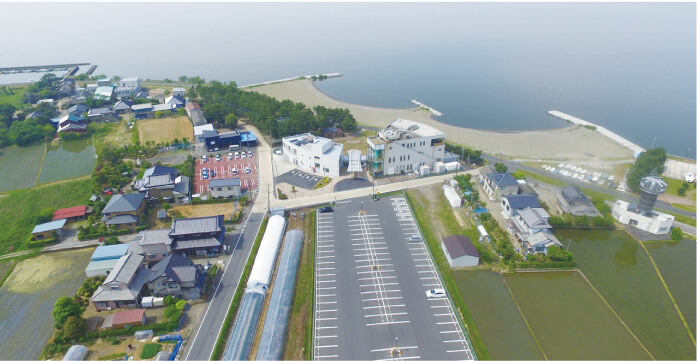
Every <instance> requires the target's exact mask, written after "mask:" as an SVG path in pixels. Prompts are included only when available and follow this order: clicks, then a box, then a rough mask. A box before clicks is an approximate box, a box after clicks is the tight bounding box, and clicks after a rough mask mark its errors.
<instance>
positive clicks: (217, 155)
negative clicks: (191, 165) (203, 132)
mask: <svg viewBox="0 0 697 361" xmlns="http://www.w3.org/2000/svg"><path fill="white" fill-rule="evenodd" d="M215 161H216V162H220V154H216V155H215Z"/></svg>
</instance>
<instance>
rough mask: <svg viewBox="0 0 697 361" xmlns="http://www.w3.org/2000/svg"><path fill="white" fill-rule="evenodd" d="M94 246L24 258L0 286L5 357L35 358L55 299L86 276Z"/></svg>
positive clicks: (49, 328)
mask: <svg viewBox="0 0 697 361" xmlns="http://www.w3.org/2000/svg"><path fill="white" fill-rule="evenodd" d="M93 251H94V249H92V248H87V249H83V250H77V251H64V252H56V253H48V254H44V255H41V256H38V257H34V258H30V259H26V260H23V261H22V262H20V263H19V264H17V266H16V267H15V268H14V270H13V271H12V274H10V277H9V278H8V279H7V281H5V283H4V284H3V285H2V287H0V300H2V307H0V350H2V358H3V359H6V360H38V359H39V355H40V354H41V350H42V349H43V347H44V345H45V344H46V342H47V341H48V339H49V338H50V337H51V333H52V332H53V317H52V315H51V311H52V310H53V305H54V304H55V302H56V300H57V299H58V298H60V297H62V296H72V295H73V294H75V292H76V291H77V290H78V289H79V288H80V286H81V285H82V282H83V281H84V280H85V279H86V276H85V273H84V269H85V267H86V266H87V264H88V263H89V261H90V255H91V254H92V252H93Z"/></svg>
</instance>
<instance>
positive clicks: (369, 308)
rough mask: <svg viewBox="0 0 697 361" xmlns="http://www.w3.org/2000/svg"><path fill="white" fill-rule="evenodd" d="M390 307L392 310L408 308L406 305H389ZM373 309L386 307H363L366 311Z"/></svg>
mask: <svg viewBox="0 0 697 361" xmlns="http://www.w3.org/2000/svg"><path fill="white" fill-rule="evenodd" d="M389 307H390V308H392V307H406V305H389ZM373 308H385V306H383V305H380V306H367V307H363V309H364V310H371V309H373Z"/></svg>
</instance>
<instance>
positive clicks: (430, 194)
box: [410, 184, 461, 239]
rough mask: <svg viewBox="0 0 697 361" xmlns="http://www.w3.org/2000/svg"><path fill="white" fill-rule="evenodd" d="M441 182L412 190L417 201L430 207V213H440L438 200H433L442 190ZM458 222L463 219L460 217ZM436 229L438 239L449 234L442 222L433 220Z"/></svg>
mask: <svg viewBox="0 0 697 361" xmlns="http://www.w3.org/2000/svg"><path fill="white" fill-rule="evenodd" d="M440 189H441V188H440V184H434V185H431V186H428V187H419V188H413V189H411V190H410V192H412V193H411V194H412V195H414V196H415V198H416V201H417V202H418V203H421V204H423V205H425V206H426V207H428V213H429V214H438V213H439V211H440V210H439V207H438V204H437V202H431V201H430V200H432V199H437V198H438V195H439V191H440ZM458 222H460V223H461V220H460V219H459V218H458ZM433 225H434V226H435V230H436V232H437V233H438V234H437V235H436V236H437V238H438V239H441V238H443V237H446V236H448V235H449V234H448V230H447V229H446V228H445V227H444V226H443V224H442V222H433Z"/></svg>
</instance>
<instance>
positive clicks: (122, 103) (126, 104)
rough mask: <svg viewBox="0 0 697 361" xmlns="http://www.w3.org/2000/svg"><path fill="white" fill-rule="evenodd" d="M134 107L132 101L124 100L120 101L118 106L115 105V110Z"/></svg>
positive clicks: (117, 103)
mask: <svg viewBox="0 0 697 361" xmlns="http://www.w3.org/2000/svg"><path fill="white" fill-rule="evenodd" d="M132 106H133V102H131V101H130V100H125V99H122V100H119V101H118V102H116V104H114V110H126V109H131V107H132Z"/></svg>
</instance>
